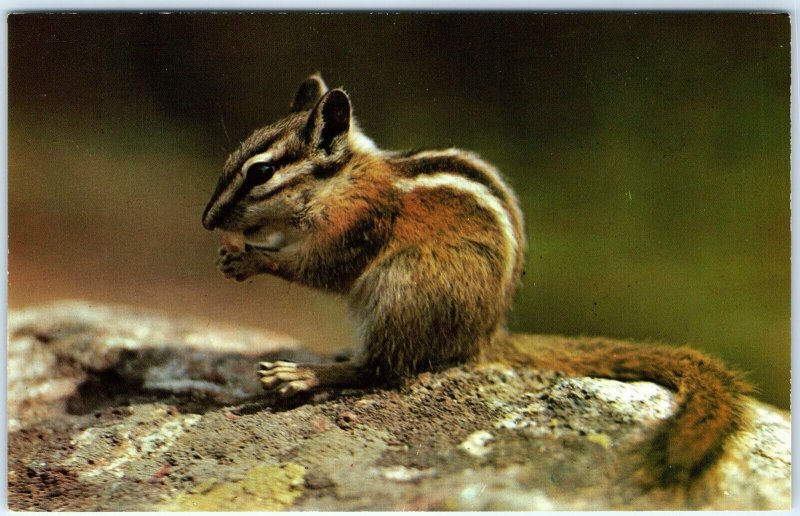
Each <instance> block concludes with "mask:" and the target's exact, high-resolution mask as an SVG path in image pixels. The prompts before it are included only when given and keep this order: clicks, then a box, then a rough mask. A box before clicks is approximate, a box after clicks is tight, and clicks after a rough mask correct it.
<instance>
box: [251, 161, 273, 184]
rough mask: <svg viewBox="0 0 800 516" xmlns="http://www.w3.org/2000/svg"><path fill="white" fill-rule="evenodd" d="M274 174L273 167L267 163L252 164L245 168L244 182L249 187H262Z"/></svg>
mask: <svg viewBox="0 0 800 516" xmlns="http://www.w3.org/2000/svg"><path fill="white" fill-rule="evenodd" d="M274 173H275V167H274V166H272V165H270V164H269V163H253V164H252V165H250V166H249V167H248V168H247V177H246V178H245V182H246V183H247V184H248V185H249V186H250V187H253V186H257V185H262V184H264V183H266V182H267V181H269V179H270V178H271V177H272V174H274Z"/></svg>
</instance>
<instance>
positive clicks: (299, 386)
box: [258, 362, 319, 398]
mask: <svg viewBox="0 0 800 516" xmlns="http://www.w3.org/2000/svg"><path fill="white" fill-rule="evenodd" d="M258 374H259V376H261V385H262V386H263V387H264V389H266V390H267V391H270V392H274V393H277V394H278V395H280V396H283V397H285V398H288V397H290V396H294V395H295V394H299V393H301V392H306V391H309V390H311V389H313V388H314V387H316V386H317V385H319V380H318V379H317V375H316V374H315V373H314V371H312V370H311V369H309V368H307V367H302V366H298V365H297V364H295V363H294V362H259V364H258Z"/></svg>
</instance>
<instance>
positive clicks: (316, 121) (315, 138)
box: [306, 89, 350, 153]
mask: <svg viewBox="0 0 800 516" xmlns="http://www.w3.org/2000/svg"><path fill="white" fill-rule="evenodd" d="M349 130H350V97H348V96H347V93H345V92H344V91H343V90H340V89H335V90H331V91H329V92H328V93H326V94H325V95H323V96H322V98H321V99H319V102H318V103H317V106H316V107H315V108H314V110H313V111H312V112H311V115H310V116H309V118H308V122H307V124H306V139H307V141H308V142H309V143H311V144H313V145H315V146H316V147H319V148H321V149H323V150H325V152H328V153H330V152H331V149H332V147H333V145H334V143H336V141H337V137H339V136H341V135H345V136H346V135H347V132H348V131H349ZM339 141H340V140H339Z"/></svg>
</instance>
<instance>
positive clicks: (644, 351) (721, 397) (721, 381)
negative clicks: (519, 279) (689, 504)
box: [484, 335, 752, 484]
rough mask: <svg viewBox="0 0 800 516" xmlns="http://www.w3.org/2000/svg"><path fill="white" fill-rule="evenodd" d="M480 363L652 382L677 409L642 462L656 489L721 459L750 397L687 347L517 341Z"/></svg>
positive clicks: (504, 342) (741, 384)
mask: <svg viewBox="0 0 800 516" xmlns="http://www.w3.org/2000/svg"><path fill="white" fill-rule="evenodd" d="M484 359H485V360H489V361H500V362H504V363H507V364H510V365H512V366H515V367H527V368H534V369H538V370H547V371H556V372H560V373H563V374H566V375H569V376H592V377H599V378H611V379H615V380H623V381H640V380H643V381H651V382H654V383H657V384H660V385H663V386H665V387H667V388H669V389H672V390H674V391H676V392H677V402H678V408H677V410H676V412H675V414H674V415H672V416H671V417H670V418H669V419H668V420H667V421H665V422H664V424H663V426H662V427H661V428H660V429H659V431H658V432H657V434H656V436H655V438H654V440H653V441H652V443H651V448H650V453H649V456H648V461H649V462H650V465H649V466H651V468H652V473H653V474H654V475H655V478H654V480H655V481H656V482H658V483H660V484H673V483H681V482H687V481H688V480H690V479H692V478H693V477H696V476H697V475H698V474H699V473H701V472H702V471H703V470H705V469H706V468H707V467H708V466H710V465H711V464H712V463H713V462H714V461H715V460H716V459H717V458H718V457H719V456H720V454H721V453H722V451H723V447H724V445H725V442H726V440H727V438H728V437H729V436H730V435H731V434H733V433H734V432H735V431H737V430H738V429H739V428H741V426H742V424H743V411H744V395H745V394H747V393H749V392H751V391H752V388H751V387H750V386H749V385H748V384H747V382H745V381H744V379H743V378H742V375H741V374H739V373H737V372H734V371H731V370H729V369H727V368H726V367H725V366H724V365H723V364H722V363H721V362H719V361H718V360H716V359H713V358H711V357H709V356H707V355H704V354H703V353H700V352H699V351H695V350H693V349H689V348H686V347H677V348H676V347H671V346H664V345H653V346H649V345H641V344H634V343H631V342H625V341H618V340H611V339H602V338H574V339H573V338H566V337H556V336H534V335H516V336H513V337H510V338H502V339H498V341H497V342H495V343H494V344H493V345H492V346H491V348H490V350H488V352H487V353H486V355H485V356H484Z"/></svg>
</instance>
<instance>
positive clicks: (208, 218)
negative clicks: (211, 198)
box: [203, 203, 219, 231]
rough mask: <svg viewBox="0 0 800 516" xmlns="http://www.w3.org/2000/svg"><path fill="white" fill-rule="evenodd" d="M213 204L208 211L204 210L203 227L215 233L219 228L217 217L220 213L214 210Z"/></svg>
mask: <svg viewBox="0 0 800 516" xmlns="http://www.w3.org/2000/svg"><path fill="white" fill-rule="evenodd" d="M211 208H212V204H211V203H209V204H208V206H206V209H205V210H203V227H204V228H206V229H207V230H209V231H214V229H215V228H216V227H217V224H218V221H217V220H216V219H218V218H219V217H217V216H216V215H217V214H218V213H219V212H218V211H217V210H212V209H211Z"/></svg>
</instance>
